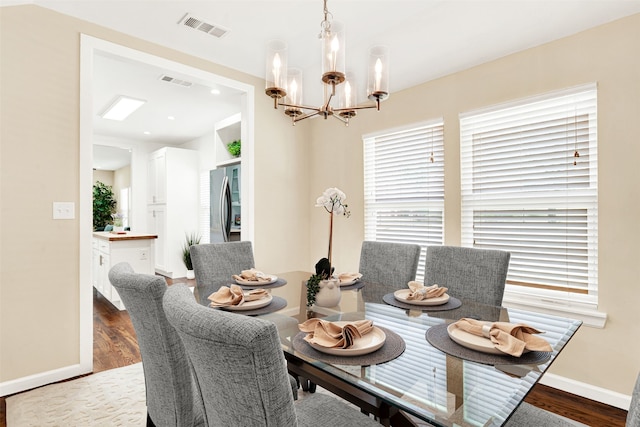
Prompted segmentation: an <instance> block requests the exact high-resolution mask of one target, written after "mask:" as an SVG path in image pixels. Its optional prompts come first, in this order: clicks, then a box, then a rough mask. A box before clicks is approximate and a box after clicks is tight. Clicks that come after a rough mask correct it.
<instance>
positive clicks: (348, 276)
mask: <svg viewBox="0 0 640 427" xmlns="http://www.w3.org/2000/svg"><path fill="white" fill-rule="evenodd" d="M361 277H362V274H361V273H341V274H339V275H338V279H339V280H340V283H342V282H351V281H352V280H358V279H360V278H361Z"/></svg>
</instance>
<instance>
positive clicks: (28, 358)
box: [0, 6, 640, 394]
mask: <svg viewBox="0 0 640 427" xmlns="http://www.w3.org/2000/svg"><path fill="white" fill-rule="evenodd" d="M41 28H47V31H44V32H43V31H40V30H39V29H41ZM80 33H85V34H89V35H91V36H94V37H98V38H102V39H105V40H109V41H112V42H115V43H118V44H123V45H126V46H129V47H131V48H134V49H138V50H142V51H145V52H148V53H151V54H154V55H158V56H162V57H165V58H168V59H171V60H174V61H178V62H182V63H184V64H187V65H189V66H193V67H198V68H201V69H203V70H206V71H211V72H214V73H217V74H220V75H223V76H226V77H230V78H234V79H237V80H240V81H242V82H245V83H248V84H253V85H254V86H255V87H256V90H255V107H256V117H255V129H254V131H255V182H254V183H253V184H254V188H255V206H256V212H255V239H254V250H255V257H256V262H257V263H258V264H259V265H261V267H262V268H265V269H268V271H274V272H286V271H296V270H307V271H309V270H311V269H312V268H313V264H314V263H315V262H316V261H317V259H318V258H320V257H321V256H323V255H324V254H325V253H326V242H327V233H328V218H327V216H326V214H325V213H323V212H322V211H321V210H320V209H319V208H314V207H313V205H314V203H315V199H316V197H317V196H318V195H320V193H321V192H322V191H323V190H324V189H325V188H327V187H329V186H337V187H339V188H341V189H342V190H344V191H345V192H346V194H347V197H348V199H347V201H348V203H349V207H350V209H351V211H352V214H353V215H352V217H351V218H349V219H345V218H339V219H338V220H337V221H336V224H335V234H334V239H335V240H334V242H335V243H334V244H335V246H334V257H335V262H334V264H335V265H336V266H337V268H338V269H339V270H355V269H357V266H358V259H359V250H360V242H361V241H362V239H363V194H362V193H363V191H362V186H363V184H362V143H361V136H362V135H363V134H367V133H371V132H375V131H379V130H383V129H386V128H389V127H395V126H402V125H406V124H408V123H412V122H419V121H422V120H428V119H432V118H435V117H444V120H445V127H446V130H445V156H446V166H445V179H446V187H445V191H446V198H445V204H446V242H447V243H449V244H457V243H459V239H460V231H459V227H458V223H459V217H460V206H459V205H460V198H459V195H458V192H459V190H458V189H459V185H460V180H459V167H458V156H459V150H458V144H459V137H458V131H457V126H458V114H459V113H460V112H464V111H468V110H471V109H474V108H478V107H482V106H486V105H491V104H495V103H499V102H502V101H507V100H512V99H517V98H521V97H525V96H529V95H533V94H538V93H542V92H546V91H550V90H555V89H561V88H565V87H570V86H574V85H578V84H582V83H587V82H592V81H597V82H598V85H599V142H600V153H599V159H600V162H599V163H600V164H599V173H600V196H599V197H600V209H599V213H600V240H599V260H600V265H599V274H600V278H599V282H600V308H601V310H603V311H606V312H608V314H609V321H608V323H607V326H606V328H604V329H592V328H582V330H581V331H580V332H579V333H578V335H577V336H576V337H575V338H574V339H573V341H572V342H571V343H570V345H569V347H568V348H567V350H566V351H565V352H564V353H563V355H562V356H561V357H560V358H559V359H558V360H557V361H556V362H555V364H554V366H553V369H552V371H553V372H554V373H556V374H558V375H561V376H565V377H567V378H570V379H574V380H577V381H581V382H584V383H587V384H592V385H594V386H597V387H603V388H605V389H609V390H613V391H616V392H619V393H624V394H630V392H631V388H632V381H633V378H634V377H635V375H636V373H637V372H638V370H639V369H640V363H639V362H638V358H637V354H639V353H640V344H639V343H638V340H637V336H638V326H637V325H638V324H640V314H639V313H640V310H637V308H636V305H637V303H638V301H640V289H639V288H638V282H640V280H639V279H640V262H638V261H639V260H640V251H639V250H638V248H637V245H636V242H637V241H639V240H640V222H639V221H638V218H640V192H639V191H638V188H639V185H638V184H639V183H640V182H639V177H640V175H639V174H638V172H637V164H638V159H640V144H638V143H637V140H638V135H640V121H639V120H638V117H640V78H638V76H640V56H639V55H637V52H638V51H639V49H638V47H639V46H638V43H639V42H638V41H639V40H640V15H636V16H633V17H630V18H627V19H624V20H621V21H618V22H615V23H612V24H609V25H605V26H603V27H599V28H596V29H594V30H590V31H587V32H584V33H580V34H578V35H576V36H573V37H569V38H566V39H563V40H560V41H558V42H554V43H551V44H548V45H545V46H541V47H539V48H536V49H531V50H528V51H526V52H522V53H519V54H515V55H511V56H508V57H505V58H503V59H500V60H498V61H494V62H491V63H489V64H485V65H483V66H479V67H476V68H473V69H471V70H467V71H464V72H461V73H457V74H454V75H451V76H448V77H445V78H442V79H439V80H436V81H432V82H429V83H425V84H423V85H420V86H418V87H415V88H412V89H410V90H406V91H403V92H400V93H394V94H392V95H391V97H390V99H389V100H387V101H386V102H385V103H384V104H383V109H382V111H381V112H374V111H362V112H360V113H359V115H358V117H357V118H356V119H354V120H353V122H352V124H351V125H350V126H349V127H348V128H345V127H344V126H343V125H341V124H340V123H339V122H338V121H337V120H333V119H332V120H329V121H326V122H325V121H324V120H318V119H313V120H308V121H306V122H303V123H300V124H299V125H297V126H296V127H292V126H291V124H290V122H289V121H288V120H286V119H285V118H284V117H283V114H282V113H281V112H278V111H275V110H273V108H272V101H271V100H270V99H269V98H267V97H266V96H264V94H263V82H262V81H260V80H259V79H255V78H252V77H249V76H246V75H243V74H240V73H236V72H233V71H230V70H228V69H226V68H223V67H220V66H217V65H215V64H212V63H210V62H207V61H205V60H202V59H198V58H193V57H190V56H188V55H185V54H182V53H180V52H176V51H173V50H170V49H166V48H163V47H160V46H157V45H153V44H150V43H147V42H144V41H141V40H139V39H135V38H131V37H127V36H124V35H122V34H119V33H116V32H113V31H109V30H106V29H104V28H101V27H98V26H95V25H93V24H89V23H87V22H83V21H79V20H76V19H73V18H70V17H66V16H64V15H60V14H57V13H54V12H51V11H48V10H46V9H42V8H39V7H36V6H16V7H4V8H0V43H1V45H0V53H1V55H2V57H1V64H2V68H1V75H0V85H1V89H2V97H1V100H0V103H1V104H0V122H1V126H0V143H1V157H0V166H1V167H0V185H1V189H2V192H1V193H0V202H1V210H0V214H1V216H0V232H1V234H2V238H1V239H0V242H1V243H0V245H1V246H0V296H1V298H0V341H1V342H2V346H1V348H0V382H3V381H8V380H12V379H16V378H21V377H24V376H28V375H36V374H39V373H42V372H46V371H48V370H53V369H57V368H61V367H65V366H68V365H71V364H75V363H78V352H79V351H78V348H79V342H78V335H79V334H78V330H79V314H78V294H79V291H78V289H79V286H81V285H82V286H90V285H89V284H80V283H79V279H78V272H79V268H80V267H79V265H78V259H79V253H78V251H79V243H78V241H79V234H80V230H79V225H78V222H77V220H75V221H74V220H72V221H53V220H52V219H51V203H52V202H53V201H76V202H77V201H78V199H79V191H80V190H79V174H80V169H79V166H78V164H79V144H80V141H79V130H78V126H79V122H78V120H79V119H78V117H79V95H80V94H79V60H80V59H79V55H80V53H79V52H80V49H79V43H80V42H79V40H80ZM88 167H90V165H89V166H88ZM34 171H38V173H34ZM41 176H47V177H48V179H47V180H46V181H44V182H43V180H41V179H40V178H39V177H41ZM26 195H29V197H27V196H26ZM33 195H38V196H39V197H33ZM76 205H77V203H76ZM310 242H312V243H310ZM24 260H29V278H28V279H29V280H28V281H25V278H24V275H23V265H24ZM43 348H46V349H47V351H46V352H44V351H42V349H43Z"/></svg>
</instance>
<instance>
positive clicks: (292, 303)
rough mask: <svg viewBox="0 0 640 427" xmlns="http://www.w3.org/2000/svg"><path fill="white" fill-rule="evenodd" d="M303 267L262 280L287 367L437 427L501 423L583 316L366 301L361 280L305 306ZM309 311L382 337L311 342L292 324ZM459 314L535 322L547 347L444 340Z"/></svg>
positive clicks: (371, 406)
mask: <svg viewBox="0 0 640 427" xmlns="http://www.w3.org/2000/svg"><path fill="white" fill-rule="evenodd" d="M309 275H310V273H305V272H289V273H282V274H280V275H279V279H281V280H282V282H285V283H284V284H279V285H278V286H273V287H272V288H270V289H269V292H270V294H271V295H272V296H273V299H274V302H278V303H279V305H278V306H277V308H278V310H277V311H274V312H269V313H264V312H260V313H259V314H258V315H259V316H260V317H262V318H265V319H269V320H272V321H273V322H274V323H275V324H276V325H277V326H278V331H279V334H280V339H281V343H282V348H283V351H284V355H285V359H286V360H287V366H288V370H289V372H290V373H291V374H292V375H295V376H298V377H299V378H301V379H303V380H304V381H309V382H310V383H312V384H314V385H317V386H319V387H322V388H324V389H326V390H328V391H330V392H332V393H334V394H336V395H338V396H340V397H342V398H344V399H346V400H348V401H349V402H351V403H353V404H354V405H356V406H358V407H360V408H361V410H362V411H363V412H366V413H370V414H372V415H375V416H376V417H378V419H379V420H380V422H381V424H383V425H392V426H405V425H406V426H415V425H416V420H417V421H418V422H420V423H421V424H431V425H435V426H441V427H453V426H460V427H465V426H501V425H503V424H505V422H506V421H507V420H508V419H509V417H510V416H511V414H513V412H514V411H515V410H516V409H517V407H518V406H519V405H520V403H521V402H522V401H523V400H524V398H525V397H526V396H527V394H528V393H529V392H530V391H531V389H532V388H533V386H534V385H535V384H536V383H537V382H538V380H539V379H540V378H541V377H542V375H543V374H544V373H545V372H546V371H547V370H548V369H549V367H550V366H551V364H552V363H553V361H554V360H555V358H556V357H557V356H558V354H559V353H560V352H561V351H562V349H563V348H564V347H565V346H566V345H567V343H568V342H569V340H570V339H571V338H572V337H573V335H574V334H575V333H576V331H577V330H578V328H579V327H580V326H581V324H582V322H581V321H579V320H575V319H569V318H562V317H557V316H551V315H546V314H540V313H534V312H529V311H524V310H520V309H511V308H504V307H494V306H488V305H483V304H478V303H475V302H473V301H465V300H455V298H452V300H451V301H454V300H455V301H456V302H458V304H448V305H446V306H445V305H443V306H441V307H440V308H438V306H415V307H414V306H412V305H403V304H401V303H397V301H396V302H394V301H392V300H391V299H388V298H385V300H386V301H376V302H366V301H364V300H363V298H362V292H361V291H360V289H348V288H346V289H345V290H343V291H342V292H341V300H340V303H339V305H337V306H336V307H329V308H326V307H315V306H314V307H312V310H311V311H310V310H308V309H307V307H306V288H305V285H304V283H305V281H306V279H308V277H309ZM360 286H375V285H374V284H368V283H360ZM351 288H353V286H352V287H351ZM195 293H196V298H198V299H199V301H200V302H201V303H203V304H208V300H207V297H208V295H209V294H210V293H211V292H210V291H209V290H208V289H207V288H206V287H205V288H199V287H196V290H195ZM385 297H386V296H385ZM283 301H284V303H283ZM283 305H284V306H283ZM245 313H246V314H251V313H250V312H245ZM315 317H319V318H321V319H323V320H328V321H334V322H340V321H342V322H352V321H357V320H363V319H367V320H371V321H372V323H373V325H374V326H375V327H376V330H377V331H381V333H382V336H383V337H384V339H383V341H384V342H383V343H382V346H381V347H380V348H377V349H376V350H375V351H372V352H366V350H365V351H364V352H360V351H358V352H353V353H348V352H345V353H341V352H340V351H333V352H329V353H330V354H327V353H326V352H324V351H317V346H316V347H312V346H310V345H309V343H307V342H306V341H305V340H304V339H303V338H304V336H305V333H303V332H300V330H299V328H298V324H300V323H303V322H304V321H306V320H307V319H309V318H315ZM461 318H471V319H477V320H482V321H487V322H496V321H500V322H509V323H523V324H526V325H529V326H532V327H534V328H536V329H538V330H539V331H542V333H541V334H540V335H539V336H541V337H543V338H544V339H545V340H546V341H547V342H548V343H549V344H550V345H551V351H550V352H536V351H532V352H525V353H523V354H522V356H520V357H515V356H509V355H504V354H495V352H491V351H489V352H487V351H485V350H486V349H484V348H477V347H474V345H470V346H469V345H460V343H459V342H454V341H452V340H451V338H450V333H449V327H450V325H451V324H452V323H454V322H456V321H457V320H459V319H461ZM374 341H375V339H374ZM374 344H375V343H374ZM463 344H464V343H463ZM360 353H363V354H360ZM498 353H499V352H498Z"/></svg>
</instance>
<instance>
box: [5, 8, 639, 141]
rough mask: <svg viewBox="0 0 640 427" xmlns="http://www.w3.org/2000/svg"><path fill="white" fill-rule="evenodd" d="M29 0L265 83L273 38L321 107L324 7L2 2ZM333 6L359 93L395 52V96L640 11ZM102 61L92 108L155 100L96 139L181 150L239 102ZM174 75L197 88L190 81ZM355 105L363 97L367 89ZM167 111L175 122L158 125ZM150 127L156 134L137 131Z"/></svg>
mask: <svg viewBox="0 0 640 427" xmlns="http://www.w3.org/2000/svg"><path fill="white" fill-rule="evenodd" d="M24 3H33V4H37V5H40V6H43V7H46V8H49V9H53V10H55V11H58V12H61V13H64V14H67V15H71V16H75V17H77V18H80V19H83V20H86V21H90V22H94V23H96V24H99V25H102V26H105V27H109V28H112V29H114V30H117V31H119V32H122V33H125V34H129V35H132V36H135V37H138V38H141V39H144V40H148V41H151V42H154V43H157V44H160V45H164V46H167V47H169V48H172V49H176V50H179V51H181V52H184V53H187V54H190V55H194V56H196V57H200V58H203V59H206V60H208V61H212V62H215V63H218V64H221V65H224V66H227V67H229V68H232V69H236V70H239V71H242V72H245V73H248V74H250V75H254V76H257V77H260V78H264V75H265V65H264V61H265V47H266V44H267V42H268V41H269V40H273V39H282V40H285V41H286V42H287V43H288V50H289V64H288V65H289V66H290V67H291V66H296V67H298V68H301V69H302V70H303V72H304V82H305V84H304V91H305V95H304V97H305V99H304V103H305V104H311V105H319V104H320V103H321V96H322V95H321V88H320V83H319V81H320V61H319V59H320V44H319V41H318V33H319V32H320V22H321V20H322V19H323V13H322V12H323V3H322V1H321V0H280V1H270V0H254V1H249V0H231V1H220V0H208V1H188V0H180V1H176V0H173V1H172V0H162V1H152V0H138V1H124V0H64V1H63V0H33V1H24V0H0V4H1V5H3V6H7V5H14V4H24ZM327 5H328V9H329V11H330V12H331V13H332V14H333V18H334V20H336V21H340V22H342V23H343V24H344V25H345V27H346V43H347V46H346V55H347V67H348V69H349V70H351V71H353V72H354V73H355V75H356V76H359V80H360V81H359V86H360V87H362V88H364V85H365V84H366V82H365V81H364V80H366V77H365V76H366V61H367V50H368V49H369V47H371V46H372V45H375V44H384V45H386V46H388V47H389V49H390V60H391V63H390V91H391V96H393V93H394V92H397V91H400V90H403V89H406V88H409V87H412V86H415V85H418V84H420V83H424V82H427V81H430V80H433V79H436V78H438V77H442V76H445V75H448V74H451V73H455V72H458V71H460V70H463V69H467V68H470V67H473V66H475V65H478V64H481V63H484V62H487V61H491V60H493V59H496V58H499V57H502V56H506V55H509V54H511V53H514V52H517V51H520V50H524V49H527V48H530V47H534V46H538V45H541V44H544V43H547V42H550V41H553V40H556V39H559V38H562V37H566V36H569V35H571V34H575V33H577V32H580V31H583V30H585V29H588V28H591V27H594V26H597V25H601V24H604V23H607V22H610V21H613V20H616V19H619V18H622V17H624V16H628V15H632V14H635V13H640V0H368V1H365V0H329V1H328V3H327ZM187 13H189V14H190V15H191V16H193V17H195V18H197V19H199V20H201V21H204V22H207V23H210V24H213V25H215V26H218V27H220V28H223V29H225V30H228V32H227V34H226V35H225V36H224V37H222V38H216V37H214V36H212V35H209V34H207V33H205V32H203V31H200V30H197V29H194V28H191V27H188V26H185V25H181V24H179V21H180V20H181V19H182V18H183V17H184V15H185V14H187ZM98 62H99V63H101V66H100V67H96V73H97V74H96V76H95V82H96V83H95V85H96V86H95V87H96V89H95V90H96V94H95V106H94V107H95V108H96V112H98V113H99V112H100V111H101V109H103V108H104V107H105V106H106V104H108V103H109V102H110V101H111V100H112V99H113V98H114V97H115V96H116V95H118V94H123V95H131V96H134V97H136V98H142V99H145V100H147V101H148V102H147V103H146V104H145V105H144V106H143V107H142V108H140V110H138V111H137V112H136V113H134V114H132V116H130V118H129V119H127V120H125V121H124V122H110V121H107V120H105V119H102V118H96V120H95V121H94V133H95V134H99V135H107V136H111V137H121V138H135V139H141V138H148V139H149V140H153V141H156V142H163V143H166V144H170V145H173V144H179V143H181V142H186V141H188V140H190V139H193V138H194V137H197V136H198V134H199V132H202V131H203V130H204V129H210V128H211V123H212V122H215V117H216V114H217V112H220V114H224V110H225V108H230V105H233V104H234V103H237V102H239V101H238V100H237V97H238V93H237V92H236V93H223V94H222V95H220V96H219V97H213V96H212V95H211V93H210V88H209V87H206V85H198V84H195V85H194V86H192V87H191V88H189V89H187V90H185V88H183V87H178V86H177V85H173V86H172V84H171V83H166V82H163V81H160V80H158V78H159V75H160V74H162V72H163V70H159V69H153V67H145V66H144V65H143V64H139V63H138V64H134V63H118V59H117V58H108V57H104V58H99V59H98ZM99 65H100V64H99ZM102 66H104V68H103V67H102ZM173 77H176V76H173ZM177 77H178V78H184V79H185V80H189V76H182V77H180V76H177ZM201 86H202V87H201ZM234 97H235V99H234ZM359 98H360V99H364V98H365V97H364V93H362V94H361V95H360V96H359ZM143 110H147V111H146V112H144V113H143ZM147 113H148V115H147ZM169 115H172V116H174V117H175V120H173V121H170V120H167V119H166V118H163V119H162V120H160V119H159V117H167V116H169ZM134 116H135V117H134ZM151 117H154V119H152V118H151ZM187 119H188V121H187ZM283 120H285V117H283ZM125 122H127V123H125ZM144 130H148V131H150V132H151V135H141V132H143V131H144Z"/></svg>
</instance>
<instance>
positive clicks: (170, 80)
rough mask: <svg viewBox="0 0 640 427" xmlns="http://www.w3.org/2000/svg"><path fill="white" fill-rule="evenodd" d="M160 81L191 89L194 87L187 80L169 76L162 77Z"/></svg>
mask: <svg viewBox="0 0 640 427" xmlns="http://www.w3.org/2000/svg"><path fill="white" fill-rule="evenodd" d="M160 80H162V81H163V82H167V83H173V84H175V85H178V86H183V87H191V86H192V85H193V83H191V82H188V81H186V80H180V79H177V78H175V77H171V76H168V75H166V74H163V75H161V76H160Z"/></svg>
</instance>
